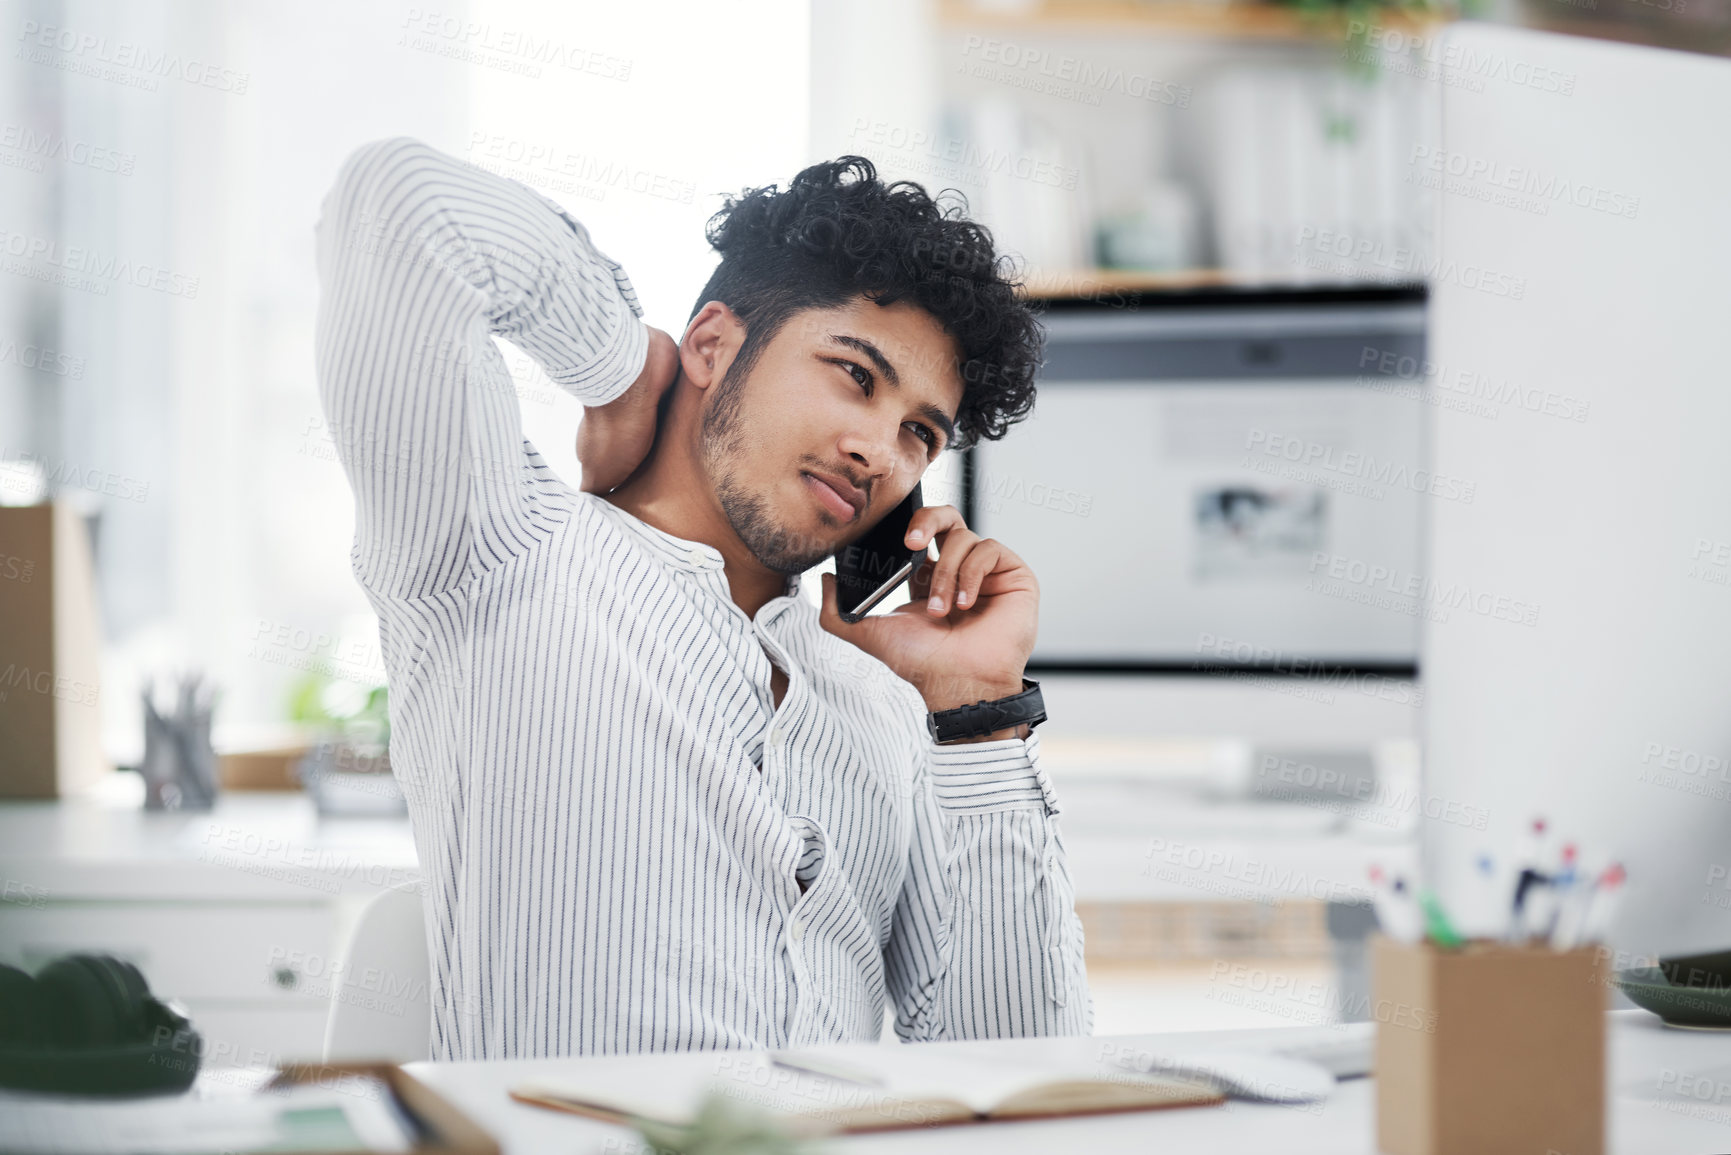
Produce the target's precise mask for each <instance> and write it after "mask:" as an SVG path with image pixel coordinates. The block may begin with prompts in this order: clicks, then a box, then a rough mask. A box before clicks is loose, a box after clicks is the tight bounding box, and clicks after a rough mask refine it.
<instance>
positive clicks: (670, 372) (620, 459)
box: [577, 325, 679, 494]
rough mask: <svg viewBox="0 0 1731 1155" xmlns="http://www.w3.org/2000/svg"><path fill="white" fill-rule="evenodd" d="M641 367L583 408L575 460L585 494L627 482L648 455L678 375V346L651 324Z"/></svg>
mask: <svg viewBox="0 0 1731 1155" xmlns="http://www.w3.org/2000/svg"><path fill="white" fill-rule="evenodd" d="M644 327H645V328H646V329H648V330H649V355H648V356H647V357H645V358H644V361H643V371H642V372H641V373H639V374H638V375H637V380H635V381H633V382H632V383H631V385H630V387H629V388H627V389H626V390H625V392H623V393H621V394H620V395H619V396H617V397H615V398H614V399H613V400H611V401H609V402H608V403H607V404H605V405H596V406H594V407H592V408H585V409H584V410H583V420H582V422H580V423H579V424H578V426H577V462H578V464H579V465H581V466H582V467H583V478H582V483H581V484H580V485H579V486H578V488H579V489H581V490H582V491H583V492H584V493H598V494H604V493H607V492H609V491H611V490H614V489H617V488H618V487H619V486H621V485H623V484H625V482H626V481H628V480H630V479H631V477H632V475H633V474H635V473H636V472H637V467H638V466H640V465H642V464H643V462H644V461H645V460H646V459H647V458H648V456H649V451H650V449H651V448H653V447H654V445H655V435H656V432H657V429H658V427H659V425H660V418H661V411H662V410H661V400H662V397H663V396H664V395H665V394H666V393H667V392H668V390H669V389H670V388H671V387H672V385H673V382H674V381H676V380H678V378H679V346H678V344H676V343H675V342H674V340H673V338H672V337H670V336H668V335H667V334H666V333H664V332H662V331H661V330H660V329H657V328H656V327H655V326H653V325H645V326H644Z"/></svg>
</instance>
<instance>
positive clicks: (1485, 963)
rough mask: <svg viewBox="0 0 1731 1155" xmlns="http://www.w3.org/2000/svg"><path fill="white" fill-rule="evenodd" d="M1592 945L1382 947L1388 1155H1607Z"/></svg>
mask: <svg viewBox="0 0 1731 1155" xmlns="http://www.w3.org/2000/svg"><path fill="white" fill-rule="evenodd" d="M1602 958H1603V956H1602V952H1601V951H1599V950H1598V948H1596V947H1593V946H1585V947H1580V948H1577V949H1574V950H1568V951H1556V950H1551V949H1549V948H1548V947H1545V946H1542V945H1520V946H1515V945H1510V944H1507V943H1501V942H1496V941H1473V942H1469V943H1467V944H1466V945H1465V946H1463V947H1461V948H1460V949H1457V950H1444V949H1442V948H1439V947H1437V946H1435V945H1434V944H1432V943H1430V942H1428V941H1426V942H1420V943H1403V942H1397V941H1395V940H1393V939H1389V938H1386V937H1384V936H1381V935H1377V936H1375V937H1374V938H1373V940H1372V946H1371V967H1372V978H1371V983H1372V989H1373V991H1374V998H1373V1001H1372V1010H1373V1011H1374V1012H1375V1015H1374V1017H1375V1019H1376V1022H1377V1027H1376V1053H1375V1064H1376V1139H1377V1149H1378V1150H1379V1151H1381V1152H1382V1153H1383V1155H1500V1153H1508V1155H1604V1150H1605V1011H1606V1008H1607V1006H1608V1001H1609V992H1608V990H1607V983H1608V980H1609V974H1608V972H1605V971H1604V970H1603V968H1602V966H1601V962H1602Z"/></svg>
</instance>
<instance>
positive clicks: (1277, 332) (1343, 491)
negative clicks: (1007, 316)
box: [964, 285, 1434, 677]
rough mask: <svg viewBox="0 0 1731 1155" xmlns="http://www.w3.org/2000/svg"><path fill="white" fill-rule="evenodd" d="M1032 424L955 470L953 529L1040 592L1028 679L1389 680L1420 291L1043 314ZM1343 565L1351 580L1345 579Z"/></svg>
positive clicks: (1400, 622)
mask: <svg viewBox="0 0 1731 1155" xmlns="http://www.w3.org/2000/svg"><path fill="white" fill-rule="evenodd" d="M1044 322H1045V328H1046V346H1045V361H1044V364H1043V366H1042V368H1041V371H1040V378H1039V393H1038V397H1037V399H1036V402H1035V405H1034V411H1033V413H1032V414H1031V415H1030V416H1029V417H1028V419H1027V420H1025V421H1024V422H1022V423H1021V424H1019V425H1017V426H1016V427H1015V428H1014V429H1012V430H1011V431H1010V432H1009V434H1008V435H1007V436H1006V437H1004V438H1003V439H1002V440H1001V441H995V442H993V441H983V442H981V443H980V444H979V445H978V446H976V447H975V448H974V449H973V450H972V451H971V452H970V454H969V459H968V468H967V469H965V470H964V475H965V478H966V481H967V486H966V498H967V503H968V504H967V508H966V509H965V510H964V512H965V513H966V514H967V517H968V521H969V525H970V526H972V527H973V528H974V529H975V530H976V531H977V532H979V533H981V534H982V535H985V536H989V537H996V538H999V539H1001V540H1003V541H1005V542H1008V543H1010V544H1011V546H1012V547H1013V548H1014V549H1015V550H1016V551H1017V553H1018V554H1020V555H1021V556H1022V557H1023V558H1024V559H1025V560H1026V561H1027V562H1028V564H1029V565H1030V566H1031V567H1032V568H1033V570H1034V572H1035V573H1037V574H1038V575H1039V577H1040V589H1041V594H1042V597H1041V602H1040V638H1039V642H1038V645H1037V646H1036V648H1035V651H1034V653H1033V655H1032V657H1031V659H1030V661H1029V669H1030V672H1034V671H1046V672H1053V671H1063V672H1072V673H1191V674H1194V673H1197V672H1207V673H1214V672H1229V673H1230V672H1237V671H1251V670H1268V671H1274V672H1278V673H1300V674H1303V673H1313V672H1317V671H1319V670H1325V669H1352V670H1363V671H1377V672H1379V673H1381V674H1385V675H1393V676H1400V677H1406V676H1410V675H1411V673H1412V669H1413V665H1414V663H1415V660H1416V657H1417V652H1418V625H1417V619H1416V618H1415V617H1413V616H1410V615H1407V616H1402V615H1399V614H1391V613H1389V612H1387V611H1386V609H1385V608H1383V606H1382V605H1381V604H1379V601H1378V599H1379V597H1381V593H1380V591H1379V590H1376V589H1374V588H1371V587H1369V586H1368V585H1367V584H1366V579H1367V578H1368V576H1369V575H1370V574H1371V573H1373V572H1374V573H1377V574H1398V575H1411V574H1414V573H1416V572H1417V569H1418V553H1419V537H1420V525H1419V510H1420V506H1421V504H1422V502H1423V500H1424V499H1425V496H1426V492H1427V487H1429V486H1431V484H1432V482H1433V480H1434V479H1433V477H1432V475H1431V473H1430V472H1429V471H1427V470H1426V469H1425V468H1424V464H1423V461H1422V454H1423V447H1424V437H1423V430H1424V421H1425V410H1426V405H1425V404H1424V402H1423V399H1422V397H1421V390H1422V377H1421V375H1420V372H1419V369H1420V366H1422V365H1423V363H1424V359H1425V343H1424V341H1425V331H1424V326H1425V295H1424V288H1423V286H1421V285H1407V286H1395V285H1384V286H1362V287H1355V288H1350V289H1310V290H1304V289H1291V290H1278V289H1264V290H1251V289H1203V290H1193V291H1188V292H1165V293H1152V294H1144V295H1141V296H1137V297H1133V296H1130V295H1127V294H1113V295H1111V296H1110V297H1109V298H1107V299H1105V300H1097V299H1082V300H1069V301H1064V300H1053V301H1050V302H1048V303H1047V305H1046V311H1045V315H1044ZM1349 573H1350V577H1349V576H1348V575H1349Z"/></svg>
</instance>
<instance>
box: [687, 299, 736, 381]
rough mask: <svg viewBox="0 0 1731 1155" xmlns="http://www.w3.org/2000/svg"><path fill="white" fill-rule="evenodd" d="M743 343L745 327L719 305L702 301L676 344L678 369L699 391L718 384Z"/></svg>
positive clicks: (716, 302) (718, 303)
mask: <svg viewBox="0 0 1731 1155" xmlns="http://www.w3.org/2000/svg"><path fill="white" fill-rule="evenodd" d="M744 339H745V325H744V323H743V322H742V321H740V319H739V317H738V315H737V314H736V313H734V311H733V310H732V309H730V308H728V307H727V306H726V305H725V304H723V303H722V302H720V301H705V302H704V303H703V308H701V309H699V310H698V311H697V314H696V315H695V316H694V317H692V318H691V323H690V324H689V325H687V326H686V327H685V337H684V338H683V339H682V340H681V341H680V342H679V366H680V369H681V371H683V373H684V374H685V378H686V380H688V381H690V382H691V383H692V384H693V385H695V386H697V387H698V388H699V389H707V388H709V387H710V386H711V385H713V384H714V383H715V382H717V381H719V380H721V378H722V377H723V376H724V375H725V374H726V372H727V367H728V366H729V365H731V364H732V363H733V358H734V357H735V356H736V355H737V354H738V352H739V347H740V345H741V344H742V343H743V342H744Z"/></svg>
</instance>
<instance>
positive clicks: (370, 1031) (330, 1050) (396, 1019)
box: [325, 882, 433, 1063]
mask: <svg viewBox="0 0 1731 1155" xmlns="http://www.w3.org/2000/svg"><path fill="white" fill-rule="evenodd" d="M422 885H423V884H422V883H419V882H410V883H404V884H402V885H400V886H393V887H392V888H391V889H389V890H387V891H385V892H384V893H383V894H381V895H379V896H378V897H377V898H374V899H373V900H371V901H370V902H368V903H367V905H366V907H365V908H364V909H363V910H362V911H361V915H360V918H359V920H358V921H357V922H356V923H355V931H354V934H353V935H351V936H350V938H349V942H348V948H347V949H346V950H344V951H343V953H342V964H341V969H340V970H339V971H338V974H339V976H340V979H339V981H338V983H337V986H336V989H335V990H333V991H332V992H331V1013H330V1018H329V1019H327V1020H326V1022H325V1061H326V1062H327V1063H339V1062H348V1061H355V1060H364V1059H385V1060H389V1061H391V1062H398V1063H406V1062H411V1061H413V1060H416V1059H426V1058H430V1057H431V1055H432V1034H433V1002H432V997H431V995H430V994H429V985H428V984H429V983H430V981H431V978H432V965H431V961H430V960H429V958H428V955H427V928H426V923H425V922H424V921H423V918H422V913H421V886H422Z"/></svg>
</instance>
